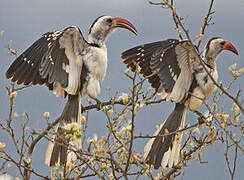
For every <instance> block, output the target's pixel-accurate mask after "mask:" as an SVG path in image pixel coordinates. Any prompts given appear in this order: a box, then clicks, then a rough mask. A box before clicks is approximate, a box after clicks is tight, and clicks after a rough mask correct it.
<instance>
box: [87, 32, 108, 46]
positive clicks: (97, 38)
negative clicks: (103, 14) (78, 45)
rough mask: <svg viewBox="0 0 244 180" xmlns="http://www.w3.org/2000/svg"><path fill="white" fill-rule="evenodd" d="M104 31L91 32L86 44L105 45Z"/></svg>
mask: <svg viewBox="0 0 244 180" xmlns="http://www.w3.org/2000/svg"><path fill="white" fill-rule="evenodd" d="M104 34H105V33H104V31H102V30H100V29H98V30H96V31H91V32H90V33H89V35H88V42H89V43H94V44H97V45H98V46H103V45H105V42H106V39H107V38H106V37H105V36H104Z"/></svg>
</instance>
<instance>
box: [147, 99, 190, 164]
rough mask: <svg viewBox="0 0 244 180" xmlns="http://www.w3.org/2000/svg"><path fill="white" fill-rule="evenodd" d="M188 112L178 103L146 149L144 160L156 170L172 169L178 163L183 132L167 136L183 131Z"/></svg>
mask: <svg viewBox="0 0 244 180" xmlns="http://www.w3.org/2000/svg"><path fill="white" fill-rule="evenodd" d="M186 110H187V108H186V107H185V105H184V104H179V103H177V104H176V106H175V109H174V111H173V112H172V113H171V114H170V116H169V117H168V119H167V120H166V121H164V123H162V124H161V126H160V128H159V129H158V130H157V131H156V132H155V133H154V136H157V137H154V138H151V139H150V140H149V141H148V143H147V144H146V146H145V148H144V160H145V162H146V163H148V164H151V165H153V166H154V168H155V169H158V168H159V167H160V166H162V167H166V166H168V167H172V166H174V165H176V164H177V163H178V160H179V154H180V145H181V140H182V135H183V132H177V133H175V134H170V135H165V134H166V133H172V132H175V131H177V130H180V129H183V128H184V125H185V118H186ZM160 135H165V136H160Z"/></svg>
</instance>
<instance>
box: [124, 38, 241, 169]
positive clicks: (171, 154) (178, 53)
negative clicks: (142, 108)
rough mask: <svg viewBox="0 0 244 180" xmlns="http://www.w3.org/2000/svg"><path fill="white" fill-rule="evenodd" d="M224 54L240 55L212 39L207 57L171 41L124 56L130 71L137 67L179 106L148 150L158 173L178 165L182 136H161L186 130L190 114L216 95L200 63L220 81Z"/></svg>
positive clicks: (183, 43) (149, 160)
mask: <svg viewBox="0 0 244 180" xmlns="http://www.w3.org/2000/svg"><path fill="white" fill-rule="evenodd" d="M222 50H230V51H232V52H234V53H235V54H238V52H237V50H236V49H235V48H234V46H233V45H232V44H231V43H229V42H228V41H225V40H224V39H222V38H218V37H216V38H212V39H210V40H209V42H208V43H207V45H206V46H205V49H204V52H203V57H202V59H199V55H198V51H197V49H195V47H193V46H192V45H191V44H190V42H189V41H187V40H183V41H179V40H177V39H168V40H165V41H159V42H154V43H149V44H144V45H141V46H137V47H135V48H132V49H129V50H127V51H125V52H123V53H122V55H121V57H122V58H123V59H124V63H125V64H126V65H127V67H129V68H131V69H132V71H135V70H136V68H137V66H139V67H140V68H141V73H142V74H143V76H144V77H147V78H148V80H149V83H150V84H151V86H152V87H153V88H155V90H156V91H157V92H158V93H160V94H161V95H162V98H165V99H166V100H168V101H173V102H176V105H175V109H174V111H173V112H172V113H171V114H170V116H169V117H168V118H167V120H166V121H164V122H163V123H162V124H161V126H160V128H159V129H158V130H157V131H156V132H155V133H154V136H158V137H156V138H151V139H150V140H149V142H148V143H147V145H146V146H145V148H144V159H145V162H146V163H148V164H151V165H153V166H154V168H155V169H158V168H159V167H160V166H162V167H166V166H168V167H172V166H174V165H176V164H177V163H178V160H179V152H180V145H181V139H182V132H178V133H176V134H174V135H168V136H164V137H162V136H159V135H163V134H165V133H172V132H175V131H177V130H179V129H183V128H184V124H185V118H186V111H187V109H190V110H197V109H198V108H200V107H201V105H202V104H203V100H207V99H208V98H209V97H210V95H211V93H212V92H213V90H214V88H215V85H214V83H213V81H212V80H211V79H210V77H209V76H208V74H207V72H206V71H205V70H204V68H203V66H202V65H201V63H200V61H202V62H203V64H204V66H205V67H206V69H207V70H208V71H209V72H210V73H211V75H212V77H213V78H214V80H217V78H218V74H217V69H216V59H217V56H218V55H219V53H220V52H221V51H222Z"/></svg>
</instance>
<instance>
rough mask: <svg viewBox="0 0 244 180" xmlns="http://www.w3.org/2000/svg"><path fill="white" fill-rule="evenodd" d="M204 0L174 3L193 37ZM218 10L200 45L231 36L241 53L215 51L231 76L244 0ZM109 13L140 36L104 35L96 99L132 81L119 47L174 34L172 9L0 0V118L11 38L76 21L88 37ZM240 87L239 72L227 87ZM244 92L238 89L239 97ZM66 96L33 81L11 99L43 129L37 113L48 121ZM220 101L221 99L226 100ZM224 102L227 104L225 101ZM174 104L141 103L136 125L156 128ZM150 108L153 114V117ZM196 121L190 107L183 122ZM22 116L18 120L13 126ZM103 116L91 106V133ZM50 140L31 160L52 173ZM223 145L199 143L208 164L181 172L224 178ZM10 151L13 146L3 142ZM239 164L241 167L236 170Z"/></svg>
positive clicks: (25, 42) (111, 1)
mask: <svg viewBox="0 0 244 180" xmlns="http://www.w3.org/2000/svg"><path fill="white" fill-rule="evenodd" d="M208 4H209V1H207V0H178V1H176V6H177V7H178V12H179V13H180V15H181V16H182V17H184V18H185V19H186V22H185V25H186V27H187V28H188V29H189V30H190V35H191V37H192V38H194V37H195V36H196V35H198V34H199V30H200V26H201V24H202V21H203V18H204V16H205V14H206V12H207V10H208ZM214 11H215V15H214V17H213V22H214V25H212V26H210V27H209V28H208V29H207V30H206V35H205V36H204V40H203V44H202V47H201V49H202V48H203V45H204V44H205V43H206V41H207V40H208V39H209V38H211V37H213V36H221V37H223V38H225V39H226V40H229V41H230V42H232V43H233V45H234V46H235V47H236V49H237V50H238V51H239V56H235V55H234V54H232V53H229V52H224V53H222V54H221V55H220V56H219V59H218V62H217V64H218V69H219V80H224V82H228V80H230V79H231V75H230V74H229V73H228V70H227V68H228V66H229V65H231V64H233V63H234V62H237V63H238V66H239V67H244V59H243V58H242V57H243V51H242V50H243V49H244V35H243V30H244V23H243V17H244V1H243V0H235V1H229V0H221V1H216V2H215V4H214ZM100 15H112V16H118V17H122V18H125V19H127V20H129V21H130V22H131V23H133V24H134V25H135V27H136V28H137V30H138V36H134V35H133V34H132V33H130V32H129V31H126V30H123V29H122V30H118V31H116V32H115V33H113V34H112V35H111V36H110V37H109V39H108V41H107V47H108V57H109V61H108V63H109V64H108V71H107V76H106V78H105V80H104V83H103V84H102V88H101V94H100V95H99V96H98V98H99V99H100V100H106V99H107V95H106V90H105V89H106V87H108V86H110V87H111V88H112V94H113V95H114V94H115V93H116V92H119V93H121V92H128V86H129V85H130V81H129V80H128V79H127V78H126V77H125V75H124V71H125V66H124V65H123V63H122V60H121V58H120V54H121V52H123V51H124V50H126V49H128V48H131V47H133V46H136V45H139V44H143V43H148V42H153V41H158V40H164V39H167V38H177V34H176V32H175V31H174V24H173V22H172V19H171V17H170V12H169V11H168V10H166V9H162V8H160V7H159V6H157V7H156V6H151V5H149V4H148V2H147V1H146V0H93V1H92V0H52V1H50V0H39V1H38V0H35V1H33V0H1V3H0V31H1V30H5V33H4V34H3V36H1V37H0V62H1V65H0V77H1V78H0V101H1V104H0V109H1V110H0V120H1V121H2V120H5V119H7V115H8V96H7V93H6V89H5V87H6V86H9V85H10V81H9V80H6V79H5V76H4V73H5V71H6V70H7V68H8V67H9V65H10V64H11V62H13V60H14V57H13V56H10V55H9V54H8V49H7V45H8V42H9V41H10V40H12V41H13V43H12V48H13V49H15V50H17V53H18V54H20V53H22V52H23V50H25V49H26V48H28V47H29V46H30V45H31V44H32V43H33V42H34V41H35V40H37V39H38V38H39V37H40V36H41V35H42V34H44V33H45V32H47V31H52V30H59V29H64V28H66V27H67V26H70V25H77V26H79V27H80V29H81V31H82V33H83V35H84V37H85V38H86V39H87V33H88V29H89V27H90V25H91V23H92V22H93V20H95V19H96V18H97V17H98V16H100ZM237 88H242V89H243V88H244V83H243V77H242V78H241V79H240V80H238V81H237V82H236V84H235V85H234V88H233V89H232V92H236V90H237ZM242 99H244V98H243V96H242ZM65 102H66V100H63V99H58V98H56V97H55V95H53V94H52V93H51V92H50V91H48V89H47V88H46V87H41V86H35V87H31V88H28V89H26V90H24V91H21V92H20V93H19V94H18V96H17V98H16V109H15V111H17V112H18V113H19V114H21V113H22V112H24V111H26V112H28V113H29V115H30V124H31V126H32V127H34V128H41V127H42V126H44V125H45V122H44V120H43V118H42V114H43V112H45V111H49V112H50V114H51V120H54V119H56V118H57V117H58V116H59V115H60V113H61V112H62V110H63V106H64V103H65ZM223 103H224V102H223ZM226 106H228V104H226ZM172 108H173V104H172V103H161V104H158V105H153V106H151V107H146V108H145V109H144V110H143V109H142V110H141V111H140V113H139V115H138V116H137V118H136V132H137V133H139V132H141V133H143V134H152V133H153V132H154V131H155V130H156V124H157V123H158V122H161V121H162V120H163V119H165V118H166V117H167V116H168V115H169V113H170V112H171V111H172ZM152 114H153V116H152ZM194 121H196V118H195V116H194V115H193V114H192V113H188V116H187V122H188V123H193V122H194ZM18 123H19V122H15V126H18ZM105 124H106V118H105V116H104V115H103V113H102V112H97V111H96V110H93V111H92V112H91V113H90V118H89V122H88V134H89V135H90V136H92V134H93V133H95V132H96V133H97V134H98V136H102V135H104V131H105ZM0 141H5V142H7V139H6V136H4V135H3V133H2V132H0ZM145 143H146V142H145V141H142V140H140V141H138V142H137V143H136V147H135V150H136V151H142V149H143V146H144V145H145ZM46 145H47V142H46V141H41V143H40V144H38V147H37V148H36V149H35V152H34V158H33V165H34V167H38V169H39V172H43V173H45V174H46V175H49V169H48V168H47V166H45V165H44V154H45V148H46ZM222 148H224V146H222V145H221V144H218V145H215V146H212V147H209V148H207V150H204V152H203V159H204V160H207V161H208V164H199V162H197V161H190V162H189V164H188V167H187V168H186V170H185V179H198V180H205V179H206V178H208V179H217V178H219V179H223V180H224V179H229V176H228V173H227V171H226V169H225V167H226V166H225V164H224V163H225V161H224V159H223V153H224V151H223V149H222ZM7 149H8V150H9V151H13V149H12V148H10V147H8V145H7ZM240 155H242V157H240V159H239V161H238V169H237V174H236V175H237V176H236V179H241V177H242V178H243V177H244V172H243V167H244V158H243V154H240ZM241 167H242V169H241ZM10 170H11V172H10V174H11V175H13V176H15V175H17V171H16V169H14V168H12V169H11V168H10Z"/></svg>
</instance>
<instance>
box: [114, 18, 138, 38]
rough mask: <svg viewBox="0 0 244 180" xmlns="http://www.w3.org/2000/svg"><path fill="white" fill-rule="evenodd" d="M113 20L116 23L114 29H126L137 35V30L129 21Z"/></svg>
mask: <svg viewBox="0 0 244 180" xmlns="http://www.w3.org/2000/svg"><path fill="white" fill-rule="evenodd" d="M113 19H114V21H115V25H114V28H117V27H118V28H125V29H128V30H129V31H131V32H133V33H134V34H135V35H137V30H136V28H135V27H134V26H133V24H131V23H130V22H129V21H127V20H126V19H122V18H119V17H114V18H113Z"/></svg>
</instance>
